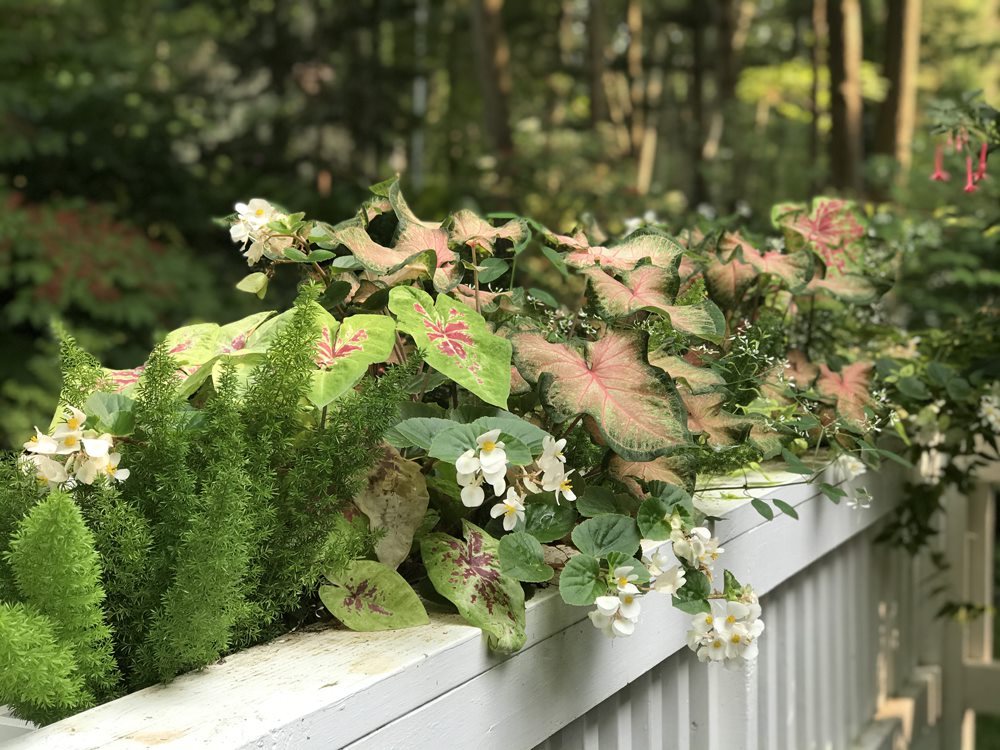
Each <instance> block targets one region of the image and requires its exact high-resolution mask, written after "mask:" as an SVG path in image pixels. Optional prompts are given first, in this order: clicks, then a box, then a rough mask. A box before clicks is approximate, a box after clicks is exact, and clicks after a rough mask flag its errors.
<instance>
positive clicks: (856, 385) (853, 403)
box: [816, 362, 872, 426]
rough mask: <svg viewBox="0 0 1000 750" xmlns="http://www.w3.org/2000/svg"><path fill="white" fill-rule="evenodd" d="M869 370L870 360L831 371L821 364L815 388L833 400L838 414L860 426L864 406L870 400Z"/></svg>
mask: <svg viewBox="0 0 1000 750" xmlns="http://www.w3.org/2000/svg"><path fill="white" fill-rule="evenodd" d="M871 371H872V364H871V362H855V363H854V364H850V365H846V366H845V367H844V368H843V369H841V371H840V372H833V371H832V370H831V369H830V368H829V367H827V366H826V365H825V364H821V365H820V366H819V379H818V380H817V381H816V390H817V391H819V392H820V394H822V395H823V396H826V397H827V398H832V399H833V400H834V402H835V403H836V407H837V413H838V414H840V416H842V417H843V418H844V419H846V420H847V421H848V422H851V423H852V424H854V425H857V426H860V425H861V423H862V422H864V421H865V407H866V406H868V405H870V404H871V402H872V399H871V391H870V388H869V383H870V376H871Z"/></svg>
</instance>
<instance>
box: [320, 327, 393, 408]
mask: <svg viewBox="0 0 1000 750" xmlns="http://www.w3.org/2000/svg"><path fill="white" fill-rule="evenodd" d="M395 341H396V326H395V324H394V323H393V321H392V318H390V317H389V316H387V315H352V316H350V317H348V318H344V320H343V321H342V322H340V323H338V322H337V321H336V319H334V318H333V316H331V315H329V314H327V315H325V316H320V332H319V340H318V341H317V342H316V356H315V361H316V365H317V367H319V369H318V370H317V371H316V372H314V373H313V375H312V385H311V387H310V389H309V396H308V397H309V401H310V402H312V404H313V405H315V406H316V407H317V408H322V407H324V406H326V405H328V404H330V403H332V402H334V401H336V400H337V399H338V398H340V397H341V396H342V395H344V394H345V393H346V392H347V391H349V390H350V389H351V388H353V387H354V386H355V385H357V383H358V381H359V380H361V378H362V377H363V376H364V374H365V372H366V371H367V370H368V366H369V365H372V364H375V363H377V362H385V361H386V360H387V359H389V356H390V355H391V354H392V346H393V344H394V343H395Z"/></svg>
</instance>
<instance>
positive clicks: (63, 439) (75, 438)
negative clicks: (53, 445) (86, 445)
mask: <svg viewBox="0 0 1000 750" xmlns="http://www.w3.org/2000/svg"><path fill="white" fill-rule="evenodd" d="M54 437H55V438H56V442H57V445H58V447H57V449H56V454H57V455H60V456H68V455H69V454H71V453H76V452H77V451H79V450H80V448H81V447H82V445H83V444H82V442H81V437H82V436H81V434H80V433H79V432H64V433H62V434H56V435H54Z"/></svg>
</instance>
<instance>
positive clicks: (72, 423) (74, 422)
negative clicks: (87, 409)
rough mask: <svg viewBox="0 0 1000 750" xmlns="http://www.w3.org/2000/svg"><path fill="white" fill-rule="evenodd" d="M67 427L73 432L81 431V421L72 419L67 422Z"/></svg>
mask: <svg viewBox="0 0 1000 750" xmlns="http://www.w3.org/2000/svg"><path fill="white" fill-rule="evenodd" d="M66 426H67V427H69V428H70V429H71V430H76V429H79V427H80V420H79V419H77V418H76V417H70V418H69V419H67V420H66Z"/></svg>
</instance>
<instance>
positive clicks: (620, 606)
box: [594, 583, 641, 622]
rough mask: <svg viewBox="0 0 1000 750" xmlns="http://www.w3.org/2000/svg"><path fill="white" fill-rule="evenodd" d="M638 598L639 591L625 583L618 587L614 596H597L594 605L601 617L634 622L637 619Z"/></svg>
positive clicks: (631, 584)
mask: <svg viewBox="0 0 1000 750" xmlns="http://www.w3.org/2000/svg"><path fill="white" fill-rule="evenodd" d="M640 598H641V597H640V595H639V589H638V588H636V586H635V584H633V583H627V584H625V585H624V586H622V587H619V589H618V593H617V595H616V596H611V595H607V596H599V597H597V600H596V601H595V602H594V604H596V605H597V609H598V611H599V612H600V613H601V614H603V615H607V616H608V617H611V616H612V615H614V616H617V617H624V618H625V619H626V620H631V621H632V622H635V621H636V620H638V619H639V610H640V604H639V599H640Z"/></svg>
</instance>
